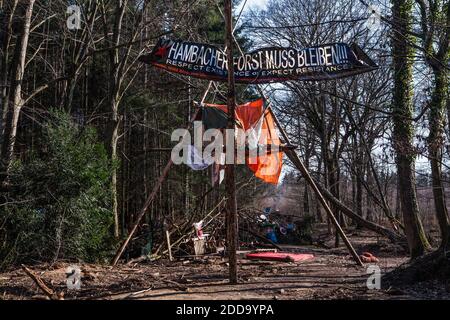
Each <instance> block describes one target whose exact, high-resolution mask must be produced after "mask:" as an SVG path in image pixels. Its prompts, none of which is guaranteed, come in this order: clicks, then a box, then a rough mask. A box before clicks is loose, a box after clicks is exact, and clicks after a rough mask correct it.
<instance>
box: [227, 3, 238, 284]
mask: <svg viewBox="0 0 450 320" xmlns="http://www.w3.org/2000/svg"><path fill="white" fill-rule="evenodd" d="M224 5H225V11H224V12H225V43H226V47H227V49H226V54H227V62H228V65H227V66H228V96H227V104H228V126H227V128H228V131H230V129H232V130H233V131H232V132H233V134H232V135H226V144H227V145H228V146H229V147H231V149H232V150H234V146H235V145H236V143H235V142H236V138H235V135H234V128H235V108H236V96H235V95H236V93H235V83H234V64H233V26H232V6H231V0H225V4H224ZM231 160H232V161H233V163H228V164H227V165H226V167H225V188H226V192H227V209H226V226H227V252H228V264H229V278H230V283H231V284H236V283H237V257H236V249H237V241H238V239H237V236H238V226H237V225H238V222H237V203H236V182H235V166H234V152H233V159H231ZM228 161H230V159H228Z"/></svg>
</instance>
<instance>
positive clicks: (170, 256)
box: [166, 230, 173, 261]
mask: <svg viewBox="0 0 450 320" xmlns="http://www.w3.org/2000/svg"><path fill="white" fill-rule="evenodd" d="M166 240H167V252H168V253H169V261H173V258H172V245H171V244H170V232H169V230H166Z"/></svg>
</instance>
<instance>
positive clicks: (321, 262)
mask: <svg viewBox="0 0 450 320" xmlns="http://www.w3.org/2000/svg"><path fill="white" fill-rule="evenodd" d="M349 237H350V239H351V242H352V243H353V245H354V246H355V248H356V250H357V251H358V252H359V253H361V252H363V251H370V252H371V253H373V254H374V255H376V256H377V257H378V258H379V260H380V262H379V263H378V265H379V267H380V268H381V271H382V273H386V272H389V271H390V270H392V269H393V268H395V267H396V266H398V265H400V264H402V263H404V262H406V261H407V256H406V254H405V252H404V251H403V250H402V249H401V248H400V247H397V246H395V245H393V244H391V243H389V242H387V241H386V240H385V239H383V238H380V237H378V236H376V235H374V234H372V233H370V232H362V231H358V232H356V231H353V232H351V233H350V234H349ZM320 238H321V239H322V241H320V243H321V245H320V246H302V247H294V246H286V250H289V251H297V252H304V253H313V254H314V255H315V259H314V260H310V261H304V262H298V263H293V262H271V261H270V262H268V261H254V260H247V259H245V253H241V254H240V258H239V278H240V281H239V284H238V285H229V284H228V280H227V275H228V265H227V262H226V259H223V258H221V257H220V256H207V257H203V258H201V259H197V260H194V259H183V260H182V259H177V260H176V261H174V262H169V261H167V260H160V261H156V262H144V263H138V264H132V265H120V266H117V267H114V268H113V267H110V266H101V265H91V264H78V266H79V267H80V268H81V270H82V278H81V280H82V285H81V289H80V290H78V291H69V290H67V286H66V275H65V271H66V268H67V267H68V266H69V265H70V264H69V263H61V262H58V263H56V264H54V265H52V266H50V265H47V264H41V265H35V266H30V268H31V269H32V270H33V271H34V272H35V274H37V275H38V276H39V277H40V278H41V279H42V280H43V281H44V282H45V284H46V285H47V286H48V287H49V288H51V289H53V290H55V291H56V292H58V293H64V298H65V299H66V300H69V299H110V300H114V299H119V300H120V299H143V300H150V299H226V300H230V299H450V292H449V290H448V288H447V289H446V288H445V286H444V285H443V284H442V283H439V282H436V281H434V282H426V283H420V284H417V285H414V286H407V287H397V288H392V287H391V288H388V289H384V290H383V289H382V290H369V289H368V288H367V285H366V282H367V278H368V274H366V268H361V267H357V266H356V265H355V263H354V262H353V261H352V259H351V257H350V256H349V254H348V252H347V250H346V248H345V247H344V246H342V245H341V247H339V248H337V249H335V248H332V247H333V244H334V238H333V237H325V238H324V237H323V236H322V237H320ZM45 298H46V296H45V295H44V294H43V292H42V291H41V290H40V289H39V288H38V287H37V286H36V285H35V284H34V282H33V281H32V279H31V278H30V277H29V276H28V275H26V274H25V272H24V271H23V270H22V269H20V268H18V269H16V270H12V271H10V272H7V273H2V274H0V299H45Z"/></svg>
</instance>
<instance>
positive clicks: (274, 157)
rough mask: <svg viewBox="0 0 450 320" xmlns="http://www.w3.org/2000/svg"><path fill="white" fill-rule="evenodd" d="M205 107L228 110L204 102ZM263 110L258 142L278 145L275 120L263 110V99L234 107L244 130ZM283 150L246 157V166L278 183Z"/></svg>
mask: <svg viewBox="0 0 450 320" xmlns="http://www.w3.org/2000/svg"><path fill="white" fill-rule="evenodd" d="M205 106H207V107H213V108H219V109H221V110H222V111H224V112H228V107H227V106H226V105H219V104H206V105H205ZM263 112H264V118H263V119H262V121H263V122H262V125H261V136H260V138H259V143H260V144H264V145H267V146H271V145H277V146H280V145H281V142H280V138H279V137H278V134H277V131H276V129H275V121H274V119H273V117H272V114H271V113H270V112H269V111H268V110H265V108H264V100H263V99H258V100H255V101H252V102H248V103H246V104H243V105H238V106H237V107H236V118H237V120H238V121H239V122H240V123H241V124H242V125H243V126H244V130H249V129H251V128H253V127H254V126H255V125H256V124H258V122H259V120H261V117H262V114H263ZM282 160H283V152H273V153H272V152H269V153H266V154H264V155H261V156H258V157H256V159H254V158H247V166H248V167H249V168H250V170H252V171H253V172H254V174H255V176H256V177H258V178H260V179H261V180H263V181H265V182H267V183H271V184H278V180H279V178H280V174H281V169H282V166H283V162H282Z"/></svg>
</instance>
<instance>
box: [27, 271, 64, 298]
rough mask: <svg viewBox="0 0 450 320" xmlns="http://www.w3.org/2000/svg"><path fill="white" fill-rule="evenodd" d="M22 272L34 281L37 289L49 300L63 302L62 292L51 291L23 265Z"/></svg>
mask: <svg viewBox="0 0 450 320" xmlns="http://www.w3.org/2000/svg"><path fill="white" fill-rule="evenodd" d="M22 269H23V271H25V273H26V274H27V275H28V276H29V277H30V278H31V279H32V280H33V281H34V283H35V284H36V285H37V287H38V288H39V289H41V290H42V292H44V294H45V295H46V296H47V297H48V298H49V299H50V300H64V292H59V293H58V292H56V291H54V290H52V289H50V288H49V287H48V286H47V285H46V284H45V283H44V281H42V279H41V278H40V277H39V276H37V275H36V274H34V272H33V271H31V270H30V269H28V268H27V267H26V266H25V265H22Z"/></svg>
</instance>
